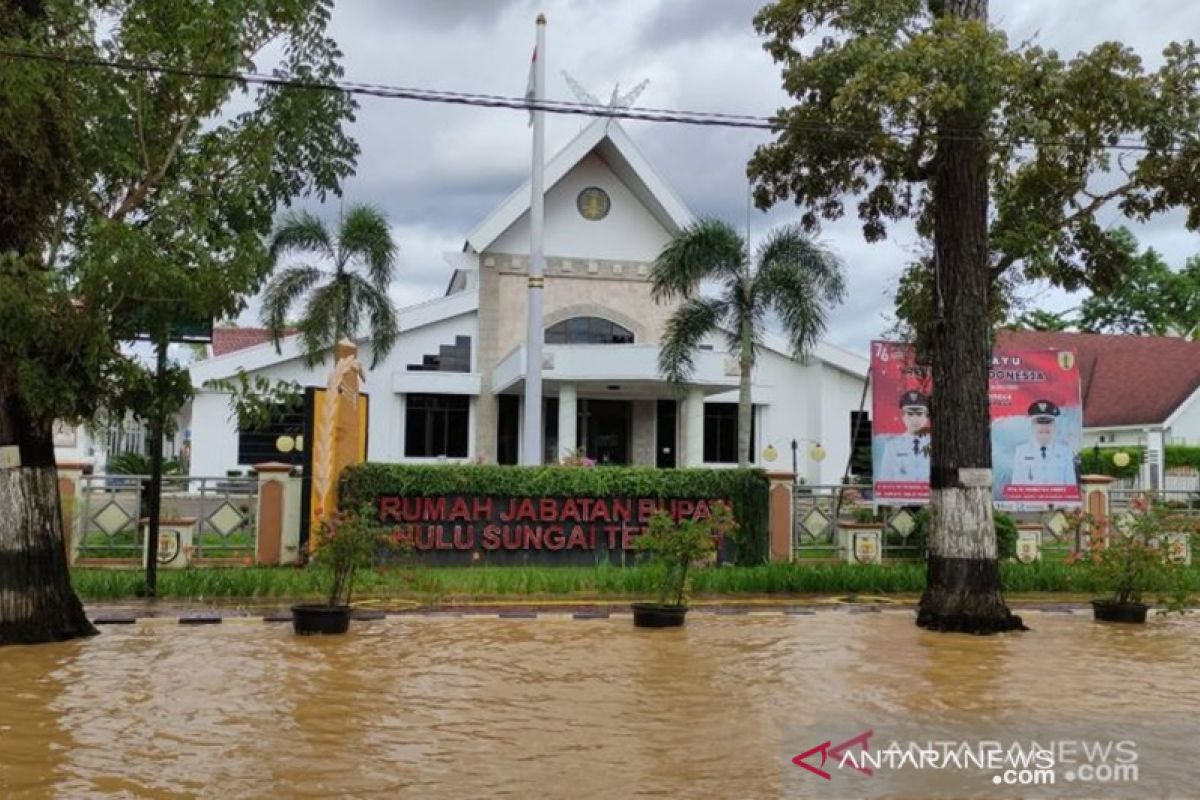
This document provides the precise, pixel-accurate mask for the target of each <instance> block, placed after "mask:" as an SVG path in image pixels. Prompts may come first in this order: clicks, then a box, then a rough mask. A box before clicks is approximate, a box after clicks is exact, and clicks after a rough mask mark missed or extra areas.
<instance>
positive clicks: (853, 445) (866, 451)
mask: <svg viewBox="0 0 1200 800" xmlns="http://www.w3.org/2000/svg"><path fill="white" fill-rule="evenodd" d="M850 454H851V455H850V474H851V475H853V476H854V477H856V478H870V477H871V471H872V464H871V415H870V414H869V413H867V412H866V411H851V412H850Z"/></svg>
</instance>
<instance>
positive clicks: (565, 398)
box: [558, 383, 579, 460]
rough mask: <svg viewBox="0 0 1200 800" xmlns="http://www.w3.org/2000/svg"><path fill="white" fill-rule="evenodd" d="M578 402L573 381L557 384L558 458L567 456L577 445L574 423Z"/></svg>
mask: <svg viewBox="0 0 1200 800" xmlns="http://www.w3.org/2000/svg"><path fill="white" fill-rule="evenodd" d="M578 404H579V392H578V391H576V389H575V384H573V383H562V384H559V386H558V457H559V460H562V459H563V458H565V457H567V456H569V455H570V454H571V453H573V452H574V451H575V449H576V448H577V447H579V442H578V437H577V434H578V431H577V430H576V424H577V422H578V417H577V416H576V409H577V407H578Z"/></svg>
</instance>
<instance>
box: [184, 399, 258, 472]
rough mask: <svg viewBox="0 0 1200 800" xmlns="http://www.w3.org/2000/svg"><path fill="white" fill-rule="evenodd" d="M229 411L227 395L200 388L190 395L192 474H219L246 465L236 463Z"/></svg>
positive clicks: (233, 422) (233, 426)
mask: <svg viewBox="0 0 1200 800" xmlns="http://www.w3.org/2000/svg"><path fill="white" fill-rule="evenodd" d="M232 412H233V410H232V409H231V408H230V406H229V395H227V394H225V393H223V392H212V391H208V390H203V389H202V390H199V391H197V392H196V396H195V397H193V398H192V413H191V422H192V424H191V432H192V466H191V469H190V470H189V472H191V474H192V475H196V476H199V477H203V478H208V477H220V476H223V475H224V474H225V472H226V470H231V469H245V467H246V466H249V465H239V464H238V463H237V422H236V420H235V419H233V417H232V416H231V415H232Z"/></svg>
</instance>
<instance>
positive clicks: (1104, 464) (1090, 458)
mask: <svg viewBox="0 0 1200 800" xmlns="http://www.w3.org/2000/svg"><path fill="white" fill-rule="evenodd" d="M1117 453H1126V454H1128V456H1129V463H1128V464H1126V465H1125V466H1123V467H1118V466H1117V465H1116V464H1114V463H1113V456H1115V455H1116V454H1117ZM1079 467H1080V469H1081V470H1082V472H1083V474H1084V475H1111V476H1113V477H1114V478H1136V477H1137V474H1138V470H1140V469H1141V468H1142V450H1141V448H1140V447H1137V446H1134V445H1130V446H1127V447H1101V448H1100V460H1099V462H1097V461H1096V449H1095V448H1094V447H1089V448H1087V449H1086V450H1080V451H1079Z"/></svg>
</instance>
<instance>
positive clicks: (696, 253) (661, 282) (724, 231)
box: [650, 219, 746, 300]
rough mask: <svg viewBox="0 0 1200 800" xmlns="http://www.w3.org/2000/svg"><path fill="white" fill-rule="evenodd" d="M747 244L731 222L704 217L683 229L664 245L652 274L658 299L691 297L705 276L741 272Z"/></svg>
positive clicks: (655, 297)
mask: <svg viewBox="0 0 1200 800" xmlns="http://www.w3.org/2000/svg"><path fill="white" fill-rule="evenodd" d="M745 258H746V243H745V241H744V240H743V239H742V237H741V236H739V235H738V232H737V231H736V230H734V229H733V226H732V225H729V224H728V223H725V222H721V221H720V220H713V219H702V220H699V221H697V222H694V223H692V224H691V225H689V226H688V227H687V228H684V229H683V230H682V231H680V232H679V233H678V234H676V235H675V237H674V238H672V239H671V241H670V242H669V243H668V244H667V246H666V247H664V248H663V250H662V252H661V253H659V255H658V258H657V259H655V261H654V267H653V269H652V271H651V274H650V281H651V294H652V296H653V297H654V299H655V300H669V299H671V298H674V297H684V298H689V297H692V296H694V295H695V294H696V293H697V292H698V291H699V289H700V283H701V281H703V280H704V279H705V278H718V279H721V278H727V277H730V276H733V275H736V274H737V273H738V272H740V271H741V267H742V265H743V264H744V263H745Z"/></svg>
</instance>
